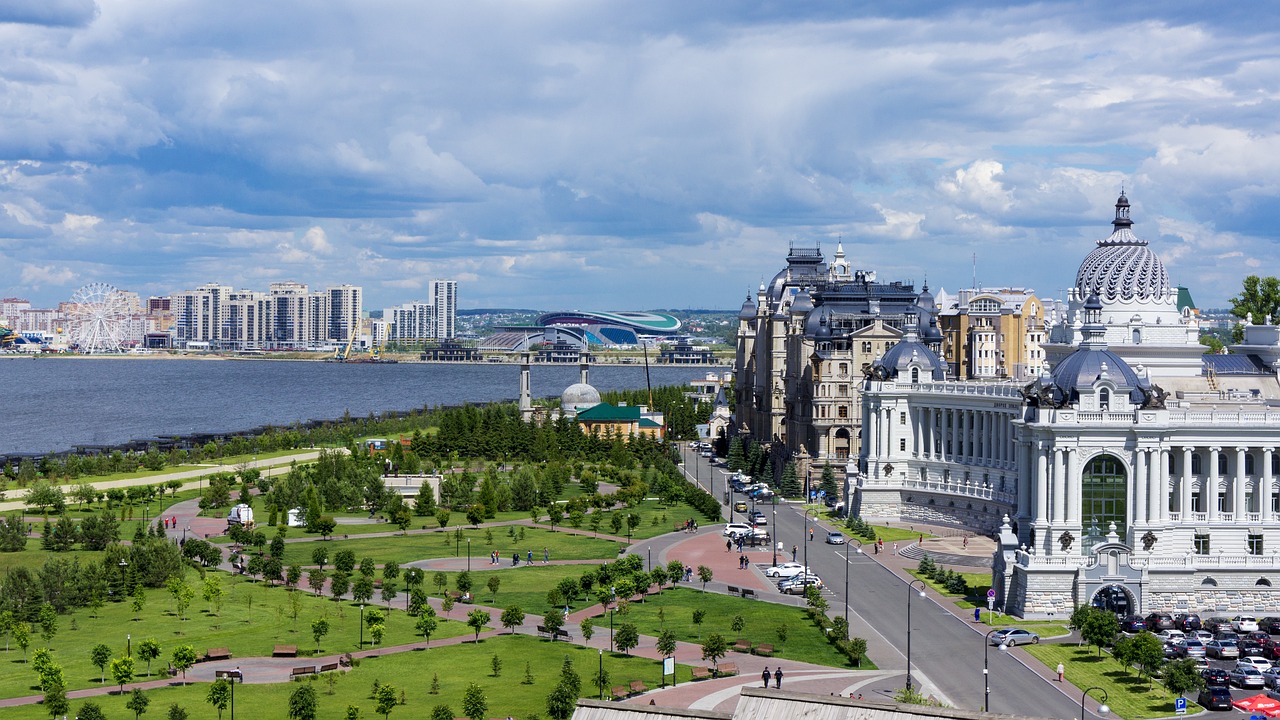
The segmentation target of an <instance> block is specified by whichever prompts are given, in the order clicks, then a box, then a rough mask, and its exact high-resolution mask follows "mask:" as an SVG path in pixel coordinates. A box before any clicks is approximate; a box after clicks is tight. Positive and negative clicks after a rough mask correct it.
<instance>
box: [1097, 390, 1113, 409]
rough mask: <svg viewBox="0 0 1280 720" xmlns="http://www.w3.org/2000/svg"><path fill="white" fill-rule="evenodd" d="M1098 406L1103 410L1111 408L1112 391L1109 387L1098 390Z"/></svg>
mask: <svg viewBox="0 0 1280 720" xmlns="http://www.w3.org/2000/svg"><path fill="white" fill-rule="evenodd" d="M1098 407H1099V409H1102V410H1110V409H1111V391H1110V390H1108V389H1107V388H1102V389H1101V390H1099V391H1098Z"/></svg>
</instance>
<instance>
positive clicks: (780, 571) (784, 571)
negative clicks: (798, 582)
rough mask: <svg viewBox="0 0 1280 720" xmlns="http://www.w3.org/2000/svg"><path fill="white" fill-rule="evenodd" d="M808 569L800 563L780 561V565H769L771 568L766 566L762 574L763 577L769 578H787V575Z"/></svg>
mask: <svg viewBox="0 0 1280 720" xmlns="http://www.w3.org/2000/svg"><path fill="white" fill-rule="evenodd" d="M808 571H809V569H808V568H806V567H805V566H804V565H801V564H800V563H797V562H789V563H782V564H781V565H775V566H774V567H771V568H767V569H765V571H764V574H765V577H771V578H789V577H795V576H796V575H799V574H800V573H807V572H808Z"/></svg>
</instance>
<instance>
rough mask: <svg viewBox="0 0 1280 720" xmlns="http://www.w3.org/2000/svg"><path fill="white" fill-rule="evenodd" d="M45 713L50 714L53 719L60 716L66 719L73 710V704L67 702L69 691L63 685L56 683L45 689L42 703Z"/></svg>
mask: <svg viewBox="0 0 1280 720" xmlns="http://www.w3.org/2000/svg"><path fill="white" fill-rule="evenodd" d="M42 704H43V705H44V709H45V712H47V713H49V715H51V716H52V717H53V718H55V720H56V718H57V717H58V716H59V715H62V716H63V717H66V714H67V713H68V712H69V711H70V710H71V703H70V702H68V701H67V689H66V688H65V687H63V685H62V683H54V684H52V685H50V686H49V687H47V688H45V691H44V700H43V701H42Z"/></svg>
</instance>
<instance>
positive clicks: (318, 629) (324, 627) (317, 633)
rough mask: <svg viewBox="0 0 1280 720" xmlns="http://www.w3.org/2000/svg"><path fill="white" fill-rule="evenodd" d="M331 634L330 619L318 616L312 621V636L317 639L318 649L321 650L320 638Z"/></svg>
mask: <svg viewBox="0 0 1280 720" xmlns="http://www.w3.org/2000/svg"><path fill="white" fill-rule="evenodd" d="M328 634H329V621H328V620H326V619H325V618H316V619H315V620H312V621H311V637H313V638H315V639H316V651H317V652H319V650H320V639H321V638H323V637H324V636H325V635H328Z"/></svg>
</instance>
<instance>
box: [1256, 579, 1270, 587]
mask: <svg viewBox="0 0 1280 720" xmlns="http://www.w3.org/2000/svg"><path fill="white" fill-rule="evenodd" d="M1254 585H1261V586H1262V587H1271V581H1270V580H1268V579H1266V578H1258V581H1257V582H1255V583H1254Z"/></svg>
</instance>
